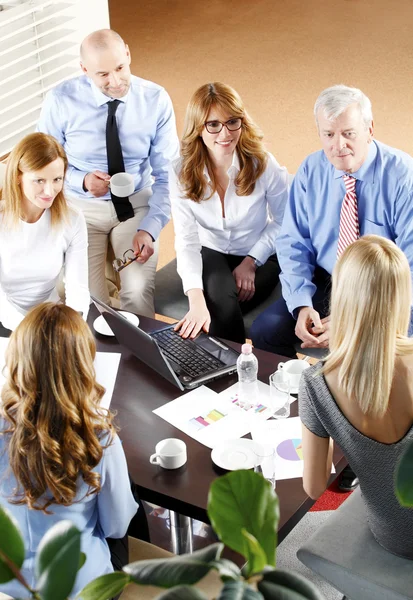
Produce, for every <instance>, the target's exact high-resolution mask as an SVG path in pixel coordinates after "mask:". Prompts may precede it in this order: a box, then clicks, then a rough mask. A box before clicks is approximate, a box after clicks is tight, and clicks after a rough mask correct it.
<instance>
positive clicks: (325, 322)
mask: <svg viewBox="0 0 413 600" xmlns="http://www.w3.org/2000/svg"><path fill="white" fill-rule="evenodd" d="M330 323H331V321H330V315H329V316H328V317H324V319H321V324H322V326H323V329H324V331H323V333H321V334H318V335H317V331H316V329H315V328H314V327H313V328H312V329H310V333H314V334H315V335H317V340H318V346H317V348H328V344H329V341H330ZM301 348H313V346H307V343H306V342H304V344H301Z"/></svg>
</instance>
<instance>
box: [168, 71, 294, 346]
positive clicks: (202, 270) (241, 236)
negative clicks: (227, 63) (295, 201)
mask: <svg viewBox="0 0 413 600" xmlns="http://www.w3.org/2000/svg"><path fill="white" fill-rule="evenodd" d="M169 182H170V183H169V185H170V197H171V205H172V215H173V220H174V227H175V248H176V255H177V265H178V273H179V275H180V276H181V278H182V283H183V288H184V292H185V294H186V295H187V296H188V300H189V311H188V312H187V314H186V315H185V316H184V317H183V319H181V321H179V323H178V324H177V325H176V328H175V329H176V330H179V331H180V334H181V335H182V337H185V338H186V337H191V338H194V337H195V336H196V335H197V334H198V333H199V331H200V330H201V329H203V330H204V331H209V332H210V333H211V334H212V335H217V336H220V337H224V338H227V339H230V340H234V341H237V342H241V343H243V342H244V341H245V330H244V321H243V314H244V313H246V312H249V311H250V310H252V309H253V308H254V307H255V306H257V305H258V304H260V303H261V302H263V300H265V298H267V297H268V296H269V295H270V293H271V292H272V290H273V289H274V288H275V286H276V285H277V282H278V275H279V271H280V269H279V266H278V260H277V256H276V254H275V239H276V237H277V234H278V231H279V228H280V226H281V221H282V218H283V214H284V208H285V204H286V201H287V196H288V173H287V170H286V169H285V168H284V167H280V166H279V164H278V163H277V161H276V160H275V158H274V157H273V156H272V155H271V154H270V153H269V152H266V150H265V148H264V145H263V142H262V134H261V132H260V131H259V129H258V128H257V126H256V125H255V123H254V122H253V121H252V119H251V118H250V116H249V115H248V113H247V112H246V110H245V108H244V104H243V102H242V100H241V98H240V96H239V95H238V93H237V92H236V91H235V90H234V89H232V88H231V87H229V86H228V85H225V84H224V83H218V82H215V83H208V84H206V85H203V86H201V87H200V88H199V89H198V90H197V91H196V92H195V93H194V95H193V96H192V98H191V100H190V102H189V105H188V108H187V112H186V120H185V128H184V134H183V137H182V142H181V157H180V159H178V160H177V161H176V162H175V163H173V165H172V166H171V170H170V177H169Z"/></svg>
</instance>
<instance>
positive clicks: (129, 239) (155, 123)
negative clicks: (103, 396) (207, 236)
mask: <svg viewBox="0 0 413 600" xmlns="http://www.w3.org/2000/svg"><path fill="white" fill-rule="evenodd" d="M130 63H131V55H130V51H129V48H128V46H127V45H126V44H125V42H124V41H123V40H122V38H121V37H120V36H119V35H118V34H117V33H116V32H114V31H112V30H110V29H102V30H99V31H95V32H94V33H92V34H90V35H89V36H88V37H87V38H86V39H85V40H84V41H83V43H82V45H81V68H82V70H83V73H84V74H83V75H82V76H80V77H76V78H74V79H70V80H68V81H64V82H63V83H61V84H60V85H58V86H57V87H56V88H55V89H53V90H51V91H50V92H49V93H48V94H47V95H46V98H45V101H44V105H43V107H42V112H41V116H40V121H39V124H38V130H39V131H43V132H45V133H49V134H51V135H53V136H54V137H55V138H56V139H57V140H58V141H59V142H60V143H61V144H62V145H63V147H64V149H65V151H66V154H67V157H68V160H69V169H68V173H67V178H66V192H67V195H68V197H69V199H70V200H71V201H72V202H74V203H75V204H76V205H77V206H78V207H80V209H81V210H82V212H83V213H84V215H85V218H86V223H87V225H88V236H89V287H90V291H91V293H92V294H93V295H94V296H97V297H98V298H100V299H102V300H103V301H105V302H107V303H108V302H109V291H108V287H107V283H106V279H105V259H106V252H107V247H108V241H109V240H110V243H111V245H112V247H113V251H114V253H115V256H116V257H119V258H122V256H123V253H124V252H125V251H127V250H128V249H133V250H134V251H135V252H136V253H139V252H141V254H140V256H139V258H138V259H137V260H136V261H135V262H133V263H131V264H130V266H128V267H127V268H126V269H123V270H122V271H121V272H120V279H121V290H120V303H121V308H123V309H125V310H130V311H132V312H137V313H140V314H143V315H146V316H150V317H153V316H154V301H153V293H154V286H155V271H156V263H157V255H158V241H157V240H158V238H159V234H160V232H161V229H162V228H163V227H164V226H165V225H166V223H167V222H168V221H169V219H170V202H169V189H168V165H169V163H170V161H171V160H173V159H174V158H176V157H177V155H178V152H179V143H178V138H177V133H176V125H175V116H174V111H173V107H172V102H171V100H170V98H169V96H168V94H167V93H166V91H165V90H164V89H163V88H162V87H161V86H159V85H157V84H155V83H152V82H151V81H147V80H145V79H141V78H139V77H136V76H134V75H132V74H131V71H130ZM114 101H116V104H118V105H117V107H116V108H115V111H114V112H115V119H116V124H117V132H118V139H119V141H120V146H121V151H122V155H123V162H124V170H125V171H126V172H127V173H129V174H131V175H132V176H133V178H134V193H133V194H132V195H130V196H129V201H130V205H131V206H129V205H128V208H127V214H126V215H122V216H121V217H120V218H119V211H118V210H116V207H115V206H114V202H113V201H112V198H113V196H111V193H110V189H109V179H110V175H109V173H108V171H109V168H108V162H109V158H108V155H107V144H106V139H107V122H108V113H109V112H110V110H111V106H109V105H112V103H113V102H114ZM123 218H124V219H125V220H121V219H123Z"/></svg>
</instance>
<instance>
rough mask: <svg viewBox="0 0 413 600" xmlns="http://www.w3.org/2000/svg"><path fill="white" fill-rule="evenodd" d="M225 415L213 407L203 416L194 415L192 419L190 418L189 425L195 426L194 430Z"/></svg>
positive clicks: (210, 423)
mask: <svg viewBox="0 0 413 600" xmlns="http://www.w3.org/2000/svg"><path fill="white" fill-rule="evenodd" d="M225 416H226V415H224V414H223V413H222V412H220V411H219V410H217V409H216V408H214V409H212V410H211V411H209V413H208V414H207V415H206V416H205V417H194V418H193V419H190V421H189V425H190V426H191V427H193V428H195V430H196V431H198V430H199V429H202V428H203V427H208V425H212V424H213V423H216V422H217V421H219V420H220V419H222V418H223V417H225Z"/></svg>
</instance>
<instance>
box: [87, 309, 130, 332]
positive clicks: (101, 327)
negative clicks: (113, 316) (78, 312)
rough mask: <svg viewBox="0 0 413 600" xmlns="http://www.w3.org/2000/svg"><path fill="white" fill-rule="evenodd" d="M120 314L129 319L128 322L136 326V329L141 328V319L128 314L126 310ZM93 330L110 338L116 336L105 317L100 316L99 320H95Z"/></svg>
mask: <svg viewBox="0 0 413 600" xmlns="http://www.w3.org/2000/svg"><path fill="white" fill-rule="evenodd" d="M119 312H120V314H121V315H123V316H124V317H126V318H127V319H128V321H130V322H131V323H132V324H133V325H136V327H139V317H137V316H136V315H134V314H133V313H130V312H127V311H126V310H120V311H119ZM93 328H94V330H95V331H97V332H98V333H100V334H101V335H108V336H109V335H111V336H114V335H115V334H114V333H113V331H112V330H111V328H110V327H109V325H108V324H107V323H106V321H105V319H104V317H103V315H100V316H99V317H98V318H97V319H95V320H94V322H93Z"/></svg>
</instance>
